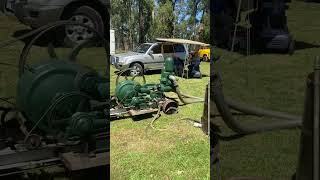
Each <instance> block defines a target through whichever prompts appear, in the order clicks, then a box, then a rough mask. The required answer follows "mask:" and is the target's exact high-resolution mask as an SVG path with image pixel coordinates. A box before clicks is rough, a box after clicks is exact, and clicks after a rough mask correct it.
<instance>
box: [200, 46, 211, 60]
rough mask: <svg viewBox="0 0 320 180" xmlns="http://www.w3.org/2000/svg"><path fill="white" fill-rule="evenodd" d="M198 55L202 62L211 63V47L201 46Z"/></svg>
mask: <svg viewBox="0 0 320 180" xmlns="http://www.w3.org/2000/svg"><path fill="white" fill-rule="evenodd" d="M198 54H199V57H200V59H201V60H202V61H210V46H201V47H200V49H199V50H198Z"/></svg>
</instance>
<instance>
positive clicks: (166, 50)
mask: <svg viewBox="0 0 320 180" xmlns="http://www.w3.org/2000/svg"><path fill="white" fill-rule="evenodd" d="M173 52H174V51H173V46H172V45H168V44H165V45H163V53H173Z"/></svg>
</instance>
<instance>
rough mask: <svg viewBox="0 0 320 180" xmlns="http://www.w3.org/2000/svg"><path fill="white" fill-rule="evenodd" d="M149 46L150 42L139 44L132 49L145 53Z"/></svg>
mask: <svg viewBox="0 0 320 180" xmlns="http://www.w3.org/2000/svg"><path fill="white" fill-rule="evenodd" d="M150 46H151V45H150V44H141V45H140V46H138V47H137V48H136V49H134V50H133V52H138V53H146V52H147V51H148V49H149V48H150Z"/></svg>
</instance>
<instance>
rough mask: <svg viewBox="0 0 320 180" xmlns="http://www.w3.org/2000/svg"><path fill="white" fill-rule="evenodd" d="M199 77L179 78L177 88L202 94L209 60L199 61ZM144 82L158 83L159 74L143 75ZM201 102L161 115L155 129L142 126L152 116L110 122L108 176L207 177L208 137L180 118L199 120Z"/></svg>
mask: <svg viewBox="0 0 320 180" xmlns="http://www.w3.org/2000/svg"><path fill="white" fill-rule="evenodd" d="M201 70H202V72H203V73H204V74H205V75H207V77H204V78H202V79H188V80H187V79H182V78H179V85H180V86H181V91H183V92H184V93H187V94H190V95H194V96H199V97H204V93H205V86H206V84H207V83H208V82H209V71H210V70H209V63H206V62H204V63H202V64H201ZM114 71H115V69H114V68H113V67H111V71H110V73H111V94H114V88H115V78H116V75H115V74H114ZM146 79H147V82H149V83H151V82H152V83H158V82H159V79H160V74H151V75H146ZM202 110H203V104H201V103H200V104H190V105H186V106H181V107H179V113H178V114H175V115H171V116H169V115H162V116H161V117H160V118H159V119H158V120H157V121H156V123H155V126H156V128H159V129H166V130H161V131H160V130H149V131H148V134H146V130H145V129H146V127H147V126H148V124H149V123H150V121H151V119H152V117H150V118H147V119H143V120H141V121H134V120H132V119H131V118H128V119H121V120H116V121H112V122H111V179H137V180H140V179H209V157H210V155H209V139H208V137H207V136H206V135H204V133H203V132H202V130H201V129H198V128H195V127H193V126H192V125H191V124H189V123H188V122H187V121H183V120H182V119H183V118H193V119H196V120H200V118H201V116H202Z"/></svg>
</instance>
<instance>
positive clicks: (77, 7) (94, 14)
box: [0, 0, 110, 46]
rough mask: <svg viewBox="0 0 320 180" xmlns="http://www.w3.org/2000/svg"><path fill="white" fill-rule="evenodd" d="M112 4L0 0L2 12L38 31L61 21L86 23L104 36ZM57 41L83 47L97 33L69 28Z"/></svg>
mask: <svg viewBox="0 0 320 180" xmlns="http://www.w3.org/2000/svg"><path fill="white" fill-rule="evenodd" d="M109 7H110V1H109V0H0V10H1V11H2V12H4V13H5V14H7V15H8V14H13V15H15V16H16V17H17V18H18V20H19V21H20V22H22V23H23V24H26V25H28V26H30V27H32V28H38V27H41V26H43V25H46V24H48V23H51V22H55V21H59V20H72V21H77V22H82V23H84V24H86V25H88V26H91V27H93V28H95V29H96V30H97V31H99V32H100V33H102V34H105V35H106V34H107V33H109V32H108V31H109V30H107V29H106V28H107V25H108V24H107V23H108V22H109V20H108V17H107V12H108V9H109ZM55 35H56V38H57V39H59V40H61V42H63V43H64V44H65V45H67V46H73V45H74V44H78V43H81V42H82V41H83V40H85V39H88V38H90V37H92V36H93V35H94V33H93V32H92V31H90V30H88V29H87V28H84V27H82V26H66V27H65V28H62V30H60V31H57V33H56V34H55Z"/></svg>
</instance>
